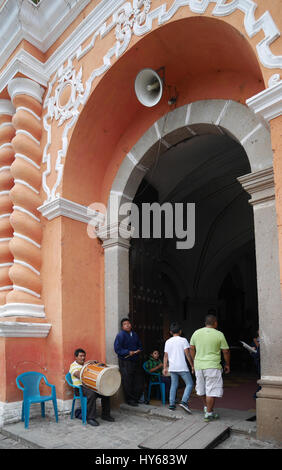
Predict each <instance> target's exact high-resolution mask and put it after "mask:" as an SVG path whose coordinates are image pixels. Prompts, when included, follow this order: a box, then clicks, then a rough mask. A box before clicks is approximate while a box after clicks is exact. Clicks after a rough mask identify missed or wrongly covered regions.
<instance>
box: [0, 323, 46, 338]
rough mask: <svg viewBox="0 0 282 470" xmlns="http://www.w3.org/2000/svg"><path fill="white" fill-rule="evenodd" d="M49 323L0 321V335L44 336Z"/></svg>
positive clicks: (11, 336)
mask: <svg viewBox="0 0 282 470" xmlns="http://www.w3.org/2000/svg"><path fill="white" fill-rule="evenodd" d="M51 326H52V325H51V324H50V323H24V322H8V321H7V322H0V337H5V338H46V337H47V336H48V334H49V331H50V328H51Z"/></svg>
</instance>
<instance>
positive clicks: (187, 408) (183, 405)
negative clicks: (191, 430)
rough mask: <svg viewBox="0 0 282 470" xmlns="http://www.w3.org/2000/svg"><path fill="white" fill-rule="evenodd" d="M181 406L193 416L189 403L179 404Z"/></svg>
mask: <svg viewBox="0 0 282 470" xmlns="http://www.w3.org/2000/svg"><path fill="white" fill-rule="evenodd" d="M179 406H181V408H183V410H185V411H187V413H189V414H190V415H191V414H192V411H191V410H190V408H189V406H188V405H187V403H183V401H182V402H181V403H179Z"/></svg>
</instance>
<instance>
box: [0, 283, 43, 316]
mask: <svg viewBox="0 0 282 470" xmlns="http://www.w3.org/2000/svg"><path fill="white" fill-rule="evenodd" d="M12 288H13V286H12ZM2 317H33V318H45V311H44V305H37V304H25V303H10V304H5V305H1V306H0V318H2Z"/></svg>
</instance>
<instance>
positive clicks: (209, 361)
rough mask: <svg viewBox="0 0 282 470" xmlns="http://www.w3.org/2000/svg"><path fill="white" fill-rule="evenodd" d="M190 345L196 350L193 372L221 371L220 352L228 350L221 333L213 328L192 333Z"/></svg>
mask: <svg viewBox="0 0 282 470" xmlns="http://www.w3.org/2000/svg"><path fill="white" fill-rule="evenodd" d="M190 345H191V346H195V348H196V356H195V359H194V367H195V370H199V369H222V367H221V364H220V361H221V350H222V349H229V346H228V344H227V341H226V339H225V336H224V334H223V333H221V331H218V330H216V329H215V328H207V327H204V328H200V329H199V330H196V331H195V332H194V333H193V335H192V337H191V340H190Z"/></svg>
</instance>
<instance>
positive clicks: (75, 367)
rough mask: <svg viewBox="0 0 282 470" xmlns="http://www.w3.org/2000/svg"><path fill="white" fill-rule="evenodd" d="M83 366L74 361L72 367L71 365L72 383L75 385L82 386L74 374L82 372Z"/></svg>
mask: <svg viewBox="0 0 282 470" xmlns="http://www.w3.org/2000/svg"><path fill="white" fill-rule="evenodd" d="M82 367H83V365H80V364H78V362H76V361H74V362H73V363H72V364H71V365H70V370H69V371H70V374H71V379H72V383H73V385H82V383H81V381H80V380H79V379H78V378H77V377H75V375H74V373H75V372H80V371H81V369H82Z"/></svg>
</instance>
